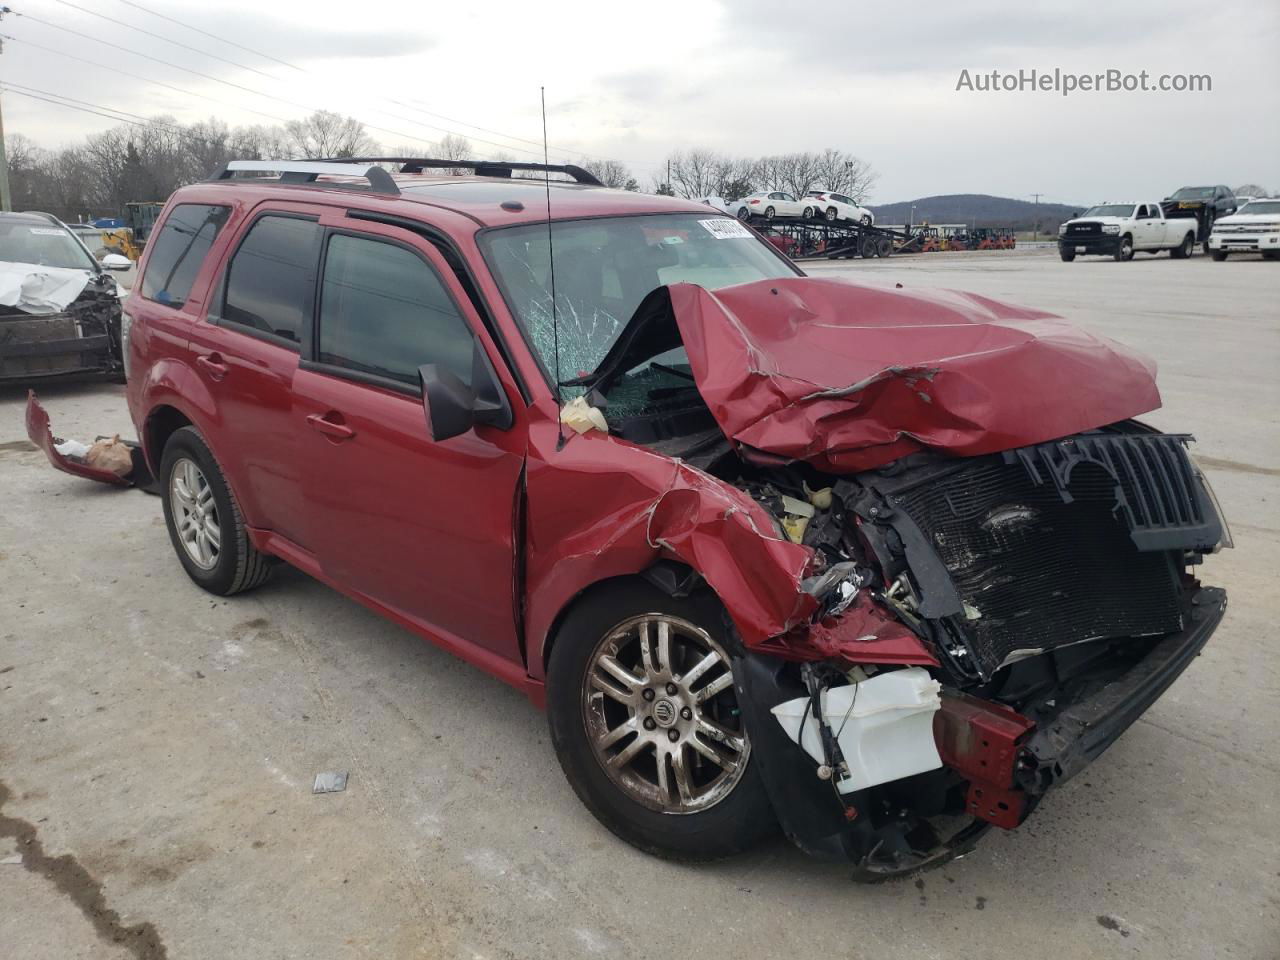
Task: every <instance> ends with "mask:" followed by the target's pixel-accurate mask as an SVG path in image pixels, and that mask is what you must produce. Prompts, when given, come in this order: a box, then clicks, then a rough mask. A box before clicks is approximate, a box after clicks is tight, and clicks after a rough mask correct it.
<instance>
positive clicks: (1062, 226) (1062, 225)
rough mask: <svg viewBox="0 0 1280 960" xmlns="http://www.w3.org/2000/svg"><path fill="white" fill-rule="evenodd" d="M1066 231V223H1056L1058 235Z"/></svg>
mask: <svg viewBox="0 0 1280 960" xmlns="http://www.w3.org/2000/svg"><path fill="white" fill-rule="evenodd" d="M1066 232H1067V225H1066V224H1065V223H1060V224H1058V236H1062V235H1063V234H1064V233H1066Z"/></svg>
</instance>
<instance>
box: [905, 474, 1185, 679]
mask: <svg viewBox="0 0 1280 960" xmlns="http://www.w3.org/2000/svg"><path fill="white" fill-rule="evenodd" d="M1138 482H1139V483H1141V482H1144V481H1141V480H1139V481H1138ZM1067 491H1068V492H1069V495H1070V497H1069V502H1068V499H1067V498H1064V497H1063V496H1062V495H1061V493H1060V492H1059V489H1058V488H1057V486H1055V484H1053V483H1048V482H1043V481H1041V482H1037V480H1036V478H1035V477H1034V476H1033V475H1032V472H1031V471H1030V470H1028V469H1026V468H1025V467H1024V465H1023V464H1022V463H1019V462H1016V461H1012V462H1011V461H1008V460H1006V459H1004V458H1002V457H981V458H976V459H974V460H973V461H971V462H969V463H968V464H966V465H965V466H964V467H962V468H960V469H958V470H955V471H953V472H951V473H948V474H946V475H944V476H942V477H936V476H935V477H933V478H931V479H930V480H928V481H926V482H923V483H920V484H918V485H916V486H914V487H912V488H910V489H907V490H901V491H899V493H898V495H897V496H896V497H895V498H894V500H895V502H896V503H897V504H898V505H900V506H901V508H902V509H903V510H905V511H906V512H907V514H908V515H909V516H910V517H911V518H912V520H914V521H915V523H916V525H917V526H919V527H920V529H921V530H922V531H923V532H924V535H925V537H926V538H927V539H928V540H929V541H930V542H931V543H932V545H933V547H934V549H935V550H936V551H937V552H938V555H939V556H940V557H941V559H942V562H943V564H944V565H945V566H946V568H947V570H948V572H949V573H950V575H951V579H952V581H953V582H954V584H955V587H956V591H957V592H958V593H959V594H960V597H961V599H962V600H964V602H965V604H966V605H967V608H968V609H967V611H966V616H963V617H961V618H960V619H961V621H962V623H963V629H964V630H965V632H966V633H967V635H968V640H969V646H970V648H971V649H972V652H973V654H974V656H975V658H976V659H977V661H978V664H979V666H980V667H981V668H982V671H983V672H984V673H986V674H988V675H989V674H991V673H992V672H994V671H995V670H996V669H997V668H998V667H999V666H1000V665H1001V664H1002V663H1003V662H1004V661H1005V659H1006V658H1007V657H1008V656H1009V654H1011V653H1013V652H1014V651H1018V650H1047V649H1052V648H1054V647H1059V646H1063V645H1065V644H1069V643H1076V642H1079V641H1083V640H1091V639H1098V638H1118V637H1131V636H1142V635H1150V634H1162V633H1169V632H1172V631H1175V630H1179V629H1181V626H1182V618H1181V613H1180V606H1179V597H1178V584H1177V577H1176V571H1175V569H1174V566H1173V563H1172V559H1171V555H1170V554H1169V553H1168V552H1143V551H1140V550H1139V549H1138V547H1137V546H1136V545H1135V543H1134V540H1133V538H1132V537H1131V536H1130V530H1129V524H1128V522H1127V519H1126V518H1125V516H1124V515H1123V512H1122V511H1121V510H1119V509H1118V508H1117V499H1116V480H1115V479H1114V478H1113V477H1112V476H1111V475H1109V474H1108V472H1107V470H1106V469H1104V468H1103V467H1102V466H1101V465H1100V464H1098V463H1094V462H1090V461H1085V462H1080V463H1077V464H1076V465H1075V467H1074V469H1073V470H1072V471H1071V473H1070V482H1069V485H1068V486H1067ZM975 614H976V616H974V615H975Z"/></svg>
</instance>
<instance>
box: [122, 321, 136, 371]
mask: <svg viewBox="0 0 1280 960" xmlns="http://www.w3.org/2000/svg"><path fill="white" fill-rule="evenodd" d="M132 330H133V317H132V316H130V314H129V311H128V310H122V311H120V359H121V361H122V362H123V363H124V378H125V379H126V380H128V379H129V334H130V332H131V331H132Z"/></svg>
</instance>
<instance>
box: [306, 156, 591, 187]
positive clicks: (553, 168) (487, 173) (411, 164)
mask: <svg viewBox="0 0 1280 960" xmlns="http://www.w3.org/2000/svg"><path fill="white" fill-rule="evenodd" d="M316 162H318V163H398V164H400V165H401V166H400V172H401V173H421V172H422V171H423V170H432V169H435V170H474V171H475V173H476V176H477V177H510V176H511V172H512V171H513V170H536V171H540V172H543V173H567V174H568V175H569V176H571V177H573V179H574V180H575V181H576V182H578V183H581V184H584V185H586V186H590V187H603V186H604V184H603V183H601V182H600V181H599V180H598V179H597V178H596V177H595V175H594V174H592V173H591V172H590V171H588V170H584V169H583V168H582V167H579V166H577V165H575V164H572V163H565V164H554V163H552V164H548V163H522V162H517V161H513V160H444V159H440V158H436V157H335V158H334V159H333V160H320V161H316Z"/></svg>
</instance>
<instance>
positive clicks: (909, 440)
mask: <svg viewBox="0 0 1280 960" xmlns="http://www.w3.org/2000/svg"><path fill="white" fill-rule="evenodd" d="M664 289H665V290H666V291H667V292H668V295H669V296H670V304H671V311H670V314H669V316H673V317H674V319H675V322H676V325H677V326H678V328H679V331H678V332H679V338H680V340H682V341H683V342H684V345H685V348H686V350H687V352H688V355H689V361H690V364H691V365H692V372H693V375H694V378H695V380H696V382H697V386H698V390H699V392H700V393H701V395H702V398H703V400H704V401H705V402H706V404H707V406H708V407H709V408H710V409H711V413H712V415H713V416H714V417H715V418H716V420H717V422H718V423H719V424H720V427H721V428H722V429H723V430H724V432H725V434H726V435H727V436H728V437H729V438H730V439H731V440H733V441H734V442H735V443H736V444H738V445H739V448H740V450H741V452H742V453H743V454H744V455H745V456H747V457H749V458H751V459H754V460H757V461H765V462H770V461H772V462H777V461H779V460H783V461H794V460H803V461H806V462H808V463H810V464H812V465H813V466H814V467H817V468H818V469H820V470H825V471H829V472H833V473H844V472H853V471H858V470H867V469H872V468H874V467H879V466H882V465H884V464H887V463H889V462H891V461H893V460H896V459H897V458H899V457H902V456H905V455H906V454H909V453H913V452H916V451H920V450H923V449H932V450H939V451H945V452H947V453H951V454H956V455H961V456H972V455H976V454H983V453H993V452H996V451H1000V450H1007V449H1010V448H1013V447H1019V446H1025V445H1027V444H1033V443H1041V442H1044V441H1046V440H1052V439H1054V438H1057V437H1062V436H1066V435H1068V434H1072V433H1077V432H1079V431H1081V430H1087V429H1091V428H1095V427H1100V426H1104V425H1106V424H1110V423H1115V422H1117V421H1119V420H1124V419H1126V418H1129V417H1134V416H1137V415H1139V414H1142V413H1146V412H1148V411H1150V410H1154V409H1156V408H1157V407H1159V406H1160V394H1159V392H1158V391H1157V389H1156V383H1155V364H1154V363H1153V362H1152V361H1151V360H1150V359H1148V358H1146V357H1144V356H1142V355H1141V354H1139V353H1137V352H1135V351H1132V350H1129V349H1128V348H1126V347H1124V346H1122V345H1121V344H1119V343H1116V342H1115V341H1112V340H1108V339H1106V338H1103V337H1096V336H1093V335H1092V334H1089V333H1086V332H1084V331H1083V330H1080V329H1078V328H1076V327H1073V326H1071V325H1070V324H1069V323H1067V322H1066V321H1065V320H1063V319H1061V318H1060V317H1056V316H1054V315H1053V314H1049V313H1043V312H1041V311H1038V310H1028V309H1025V308H1022V307H1014V306H1010V305H1009V304H1004V303H1000V302H998V301H995V300H989V299H987V298H985V297H980V296H977V295H975V294H968V293H960V292H957V291H946V290H929V291H906V290H901V289H896V290H890V289H883V288H879V287H869V286H861V285H858V284H854V283H849V282H846V281H843V280H835V279H825V278H815V277H795V278H787V279H778V280H763V281H759V282H755V283H748V284H741V285H739V286H734V287H727V288H725V289H722V290H719V291H716V292H714V293H713V292H711V291H708V290H706V289H704V288H702V287H699V286H696V285H693V284H687V283H682V284H674V285H672V286H670V287H666V288H664ZM643 312H645V311H644V309H643V307H642V309H641V310H640V311H637V318H638V317H639V315H640V314H641V313H643ZM664 312H665V311H664ZM668 323H669V321H668ZM671 333H672V334H674V333H675V331H671ZM620 339H622V340H627V339H629V338H627V337H626V336H625V335H624V337H623V338H620ZM630 339H634V338H630ZM639 339H650V340H662V339H664V338H662V337H661V336H658V337H653V336H650V337H642V338H639ZM634 346H635V344H634V343H633V348H634ZM650 355H652V354H650Z"/></svg>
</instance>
